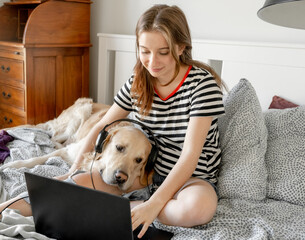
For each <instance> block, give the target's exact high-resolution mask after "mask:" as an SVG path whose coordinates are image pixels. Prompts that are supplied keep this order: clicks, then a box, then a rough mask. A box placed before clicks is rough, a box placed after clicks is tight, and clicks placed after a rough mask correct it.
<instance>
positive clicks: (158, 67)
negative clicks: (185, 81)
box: [139, 31, 181, 85]
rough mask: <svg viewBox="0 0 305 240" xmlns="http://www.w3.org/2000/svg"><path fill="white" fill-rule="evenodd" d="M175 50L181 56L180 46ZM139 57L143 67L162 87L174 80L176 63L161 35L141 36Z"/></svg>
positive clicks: (144, 33)
mask: <svg viewBox="0 0 305 240" xmlns="http://www.w3.org/2000/svg"><path fill="white" fill-rule="evenodd" d="M174 48H175V51H177V54H178V55H180V54H181V53H180V52H179V48H178V45H175V46H174ZM179 53H180V54H179ZM139 56H140V61H141V63H142V64H143V66H144V67H145V68H146V69H147V70H148V71H149V73H150V74H151V75H152V76H153V77H155V78H157V79H158V81H159V82H160V83H161V84H162V85H165V84H166V83H168V82H169V81H170V80H171V79H172V78H173V76H174V73H175V66H176V61H175V59H174V57H173V56H172V54H171V52H170V48H169V46H168V44H167V42H166V40H165V38H164V37H163V35H162V34H161V33H159V32H156V31H153V32H143V33H141V34H140V37H139Z"/></svg>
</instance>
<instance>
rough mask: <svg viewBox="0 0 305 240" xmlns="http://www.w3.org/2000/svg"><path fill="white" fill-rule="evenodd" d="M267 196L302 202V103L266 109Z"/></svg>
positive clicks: (304, 150) (304, 158)
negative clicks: (289, 106) (276, 108)
mask: <svg viewBox="0 0 305 240" xmlns="http://www.w3.org/2000/svg"><path fill="white" fill-rule="evenodd" d="M265 120H266V126H267V129H268V149H267V153H266V164H267V170H268V184H267V197H269V198H273V199H276V200H283V201H287V202H290V203H293V204H298V205H301V206H305V182H304V179H305V107H304V106H303V107H297V108H289V109H284V110H268V111H267V112H266V114H265Z"/></svg>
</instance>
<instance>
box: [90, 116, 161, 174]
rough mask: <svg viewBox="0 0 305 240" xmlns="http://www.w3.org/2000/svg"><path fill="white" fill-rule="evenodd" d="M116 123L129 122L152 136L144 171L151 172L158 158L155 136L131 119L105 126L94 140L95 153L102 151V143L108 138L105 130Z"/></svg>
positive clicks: (123, 119) (157, 145) (141, 124)
mask: <svg viewBox="0 0 305 240" xmlns="http://www.w3.org/2000/svg"><path fill="white" fill-rule="evenodd" d="M117 122H131V123H134V124H137V125H139V126H140V127H142V128H143V129H145V130H146V131H148V132H149V134H150V135H151V136H152V138H153V141H154V143H155V144H154V145H153V146H152V148H151V151H150V154H149V156H148V162H147V164H146V169H147V170H152V169H153V166H154V163H155V161H156V159H157V157H158V154H159V144H158V142H157V139H156V137H155V135H154V134H153V132H152V131H151V130H150V129H149V128H148V127H146V126H145V125H144V124H143V123H141V122H139V121H136V120H133V119H129V118H122V119H118V120H115V121H113V122H111V123H109V124H106V125H105V127H104V128H103V129H102V130H101V131H100V134H99V135H98V137H97V139H96V144H95V152H98V153H101V152H102V151H103V145H104V141H105V139H106V138H107V136H108V132H107V131H106V128H108V127H109V126H111V125H112V124H114V123H117Z"/></svg>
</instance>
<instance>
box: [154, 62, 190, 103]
mask: <svg viewBox="0 0 305 240" xmlns="http://www.w3.org/2000/svg"><path fill="white" fill-rule="evenodd" d="M191 69H192V66H189V68H188V69H187V71H186V73H185V75H184V77H183V79H182V81H181V82H180V83H179V85H178V86H177V87H176V88H175V90H174V91H173V92H172V93H171V94H169V95H168V96H167V97H166V98H162V97H161V96H160V95H159V93H158V91H157V89H156V88H154V89H155V92H156V93H157V95H158V96H159V98H160V99H161V100H163V101H166V100H167V99H169V98H170V97H171V96H173V95H174V94H175V93H176V92H177V91H178V90H179V88H180V87H181V86H182V84H183V83H184V81H185V79H186V78H187V76H188V75H189V72H190V71H191Z"/></svg>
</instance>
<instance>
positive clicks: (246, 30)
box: [90, 0, 305, 99]
mask: <svg viewBox="0 0 305 240" xmlns="http://www.w3.org/2000/svg"><path fill="white" fill-rule="evenodd" d="M92 1H93V3H92V5H91V6H92V8H91V11H92V12H91V42H92V43H93V47H92V49H91V58H90V60H91V63H90V67H91V71H90V74H91V77H90V79H91V82H90V95H91V97H93V98H94V99H96V96H97V82H96V80H97V72H98V66H97V52H98V40H97V37H96V34H97V33H99V32H103V33H117V34H133V33H134V28H135V25H136V22H137V19H138V18H139V16H140V15H141V14H142V13H143V12H144V11H145V10H146V9H147V8H149V7H150V6H152V5H153V4H157V3H165V4H169V5H173V4H175V5H178V6H179V7H181V8H182V10H183V11H184V12H185V14H186V17H187V19H188V21H189V25H190V28H191V33H192V37H193V38H201V39H215V40H236V41H251V42H253V41H254V42H280V43H302V44H304V43H305V30H298V29H290V28H285V27H280V26H276V25H272V24H269V23H266V22H264V21H262V20H261V19H259V18H258V17H257V11H258V10H259V9H260V8H261V7H262V6H263V4H264V2H265V1H264V0H231V1H228V0H187V1H186V0H175V1H174V0H163V1H162V0H159V1H157V0H92Z"/></svg>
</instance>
